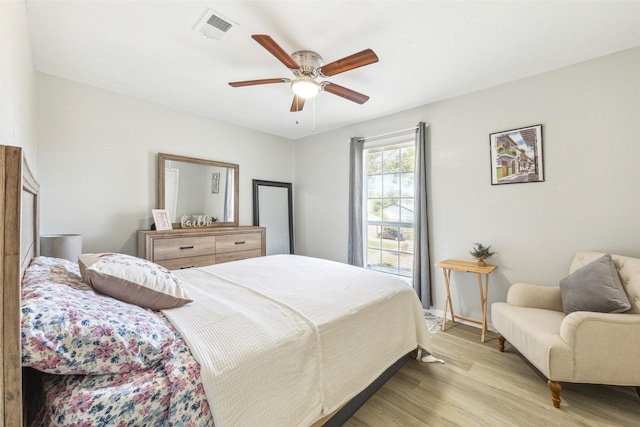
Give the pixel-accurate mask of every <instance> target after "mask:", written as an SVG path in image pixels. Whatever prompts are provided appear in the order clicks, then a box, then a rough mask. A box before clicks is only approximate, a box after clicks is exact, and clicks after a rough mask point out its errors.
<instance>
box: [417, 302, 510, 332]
mask: <svg viewBox="0 0 640 427" xmlns="http://www.w3.org/2000/svg"><path fill="white" fill-rule="evenodd" d="M427 311H428V312H429V313H431V314H433V315H434V316H438V317H444V316H443V315H444V312H443V311H442V310H439V309H437V308H434V307H431V308H429V310H427ZM449 320H451V313H449V314H448V315H447V321H449ZM456 322H459V323H462V324H464V325H469V326H473V327H474V328H478V329H481V326H480V324H479V323H473V322H468V321H466V320H462V319H456ZM487 329H488V330H490V331H491V332H495V333H498V331H497V330H496V329H495V328H494V327H493V325H492V324H491V323H487Z"/></svg>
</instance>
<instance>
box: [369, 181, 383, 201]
mask: <svg viewBox="0 0 640 427" xmlns="http://www.w3.org/2000/svg"><path fill="white" fill-rule="evenodd" d="M381 196H382V175H370V176H369V177H368V178H367V197H369V198H372V197H381Z"/></svg>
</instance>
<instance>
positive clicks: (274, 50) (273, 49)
mask: <svg viewBox="0 0 640 427" xmlns="http://www.w3.org/2000/svg"><path fill="white" fill-rule="evenodd" d="M251 38H253V39H254V40H255V41H257V42H258V43H260V44H261V45H262V47H263V48H265V49H267V50H268V51H269V53H271V54H272V55H273V56H275V57H276V58H277V59H278V60H279V61H280V62H282V63H283V64H284V65H285V67H287V68H290V69H292V70H297V69H298V68H300V65H299V64H298V63H297V62H296V61H295V60H294V59H293V58H292V57H291V55H289V54H288V53H287V52H285V51H284V49H282V48H281V47H280V45H279V44H278V43H276V42H275V41H274V40H273V39H272V38H271V37H269V36H267V35H264V34H254V35H252V36H251Z"/></svg>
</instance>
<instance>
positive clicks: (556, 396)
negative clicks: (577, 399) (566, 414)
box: [547, 380, 562, 408]
mask: <svg viewBox="0 0 640 427" xmlns="http://www.w3.org/2000/svg"><path fill="white" fill-rule="evenodd" d="M547 384H548V385H549V390H551V400H552V401H553V406H554V407H556V408H559V407H560V393H561V392H562V386H561V385H560V383H559V382H557V381H551V380H549V381H548V382H547Z"/></svg>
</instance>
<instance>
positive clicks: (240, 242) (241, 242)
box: [236, 242, 246, 245]
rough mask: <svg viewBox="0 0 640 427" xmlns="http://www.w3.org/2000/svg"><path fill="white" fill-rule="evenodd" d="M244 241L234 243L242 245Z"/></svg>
mask: <svg viewBox="0 0 640 427" xmlns="http://www.w3.org/2000/svg"><path fill="white" fill-rule="evenodd" d="M245 243H246V242H236V245H244V244H245Z"/></svg>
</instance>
